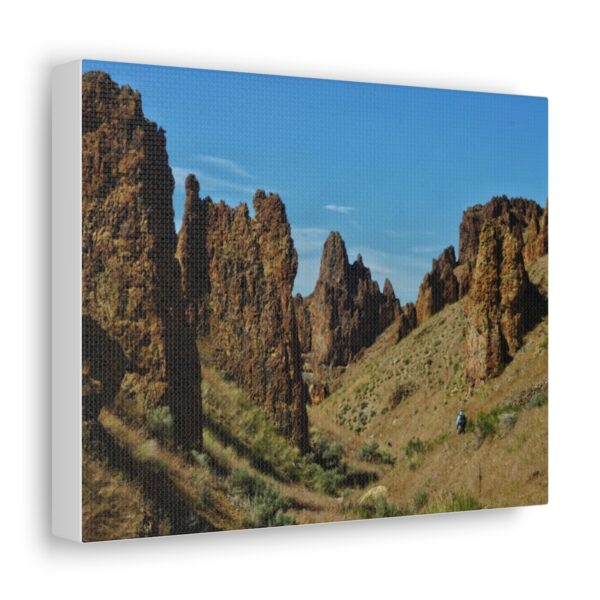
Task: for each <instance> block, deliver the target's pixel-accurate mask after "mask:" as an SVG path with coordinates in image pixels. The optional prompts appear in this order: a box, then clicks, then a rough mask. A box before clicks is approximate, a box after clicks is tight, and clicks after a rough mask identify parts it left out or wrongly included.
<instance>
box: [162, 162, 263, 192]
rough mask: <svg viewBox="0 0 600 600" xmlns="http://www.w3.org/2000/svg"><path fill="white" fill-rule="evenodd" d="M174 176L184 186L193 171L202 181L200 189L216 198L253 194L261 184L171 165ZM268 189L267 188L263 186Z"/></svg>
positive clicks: (176, 182) (178, 184)
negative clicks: (234, 194)
mask: <svg viewBox="0 0 600 600" xmlns="http://www.w3.org/2000/svg"><path fill="white" fill-rule="evenodd" d="M171 171H172V172H173V177H174V178H175V185H177V186H181V187H184V186H185V178H186V177H187V176H188V175H189V174H190V173H193V174H194V175H196V177H197V178H198V181H199V182H200V189H201V190H202V192H201V193H202V194H204V193H208V194H210V195H211V196H212V195H214V196H215V197H214V198H213V199H214V200H220V195H224V196H226V195H227V194H232V193H239V194H244V195H245V196H252V195H253V194H254V192H255V191H256V190H257V189H259V188H260V187H261V186H253V185H249V184H246V183H239V182H237V181H232V180H230V179H224V178H222V177H215V176H214V175H211V174H209V173H208V172H206V171H202V170H198V169H192V168H188V167H171ZM261 189H266V188H261Z"/></svg>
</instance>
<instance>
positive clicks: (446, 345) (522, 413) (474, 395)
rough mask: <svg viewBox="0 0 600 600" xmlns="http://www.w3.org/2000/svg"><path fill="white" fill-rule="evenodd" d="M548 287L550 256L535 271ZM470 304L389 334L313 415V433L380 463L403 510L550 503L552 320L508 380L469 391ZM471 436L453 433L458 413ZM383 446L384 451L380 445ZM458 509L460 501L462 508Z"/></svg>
mask: <svg viewBox="0 0 600 600" xmlns="http://www.w3.org/2000/svg"><path fill="white" fill-rule="evenodd" d="M530 277H531V279H532V281H534V282H535V283H536V284H539V285H540V287H541V288H544V289H547V257H543V258H541V259H539V260H538V261H537V262H536V263H535V264H534V265H532V267H531V269H530ZM463 304H464V302H463V301H461V302H458V303H456V304H452V305H450V306H447V307H446V308H445V309H443V310H442V311H441V312H439V313H438V314H436V315H434V316H433V317H432V318H431V319H430V320H428V321H426V322H425V323H424V324H423V325H422V326H420V327H418V328H417V329H416V330H414V331H413V332H412V333H411V334H410V335H409V336H408V337H406V338H405V339H403V340H401V341H400V342H399V343H398V344H394V336H395V332H394V331H393V330H392V329H393V328H390V329H389V330H387V331H386V332H384V333H383V334H382V335H381V336H380V338H379V339H378V340H377V342H376V343H375V344H374V345H373V346H372V347H371V348H369V349H368V350H367V351H366V352H365V353H364V355H363V356H362V357H361V358H360V360H358V361H356V362H354V363H352V364H351V365H349V366H348V368H347V369H346V371H345V373H344V374H343V375H342V376H341V378H340V379H339V381H338V386H337V388H336V389H335V391H334V392H333V393H332V395H331V396H330V397H329V398H328V399H327V400H326V401H325V402H323V403H322V404H320V405H318V406H316V407H312V408H311V410H310V415H309V416H310V422H311V424H312V426H313V427H317V428H319V429H320V430H322V431H324V432H326V433H327V435H329V436H331V437H333V438H336V439H339V440H340V441H342V443H343V445H344V448H345V451H346V453H347V455H349V456H351V457H353V458H359V457H361V456H362V457H363V458H365V459H366V460H367V461H370V462H371V463H373V462H374V463H379V464H376V468H377V469H378V472H379V475H380V480H379V482H378V483H379V484H381V485H383V486H385V488H386V489H387V498H388V500H389V502H391V503H392V504H393V505H394V506H395V507H396V508H397V509H398V510H399V511H400V512H410V511H412V512H414V511H415V509H416V510H417V511H418V512H429V511H436V510H439V509H445V508H453V507H455V506H454V504H453V499H454V500H456V499H463V500H464V499H465V498H468V502H467V504H468V505H472V506H473V507H475V506H481V507H498V506H509V505H523V504H537V503H545V502H546V501H547V478H548V468H547V447H548V439H547V427H548V414H547V398H548V397H547V389H548V388H547V385H548V382H547V361H548V323H547V318H546V319H544V320H543V321H542V322H541V323H539V324H538V325H537V326H536V327H535V328H534V329H533V330H532V331H531V332H529V333H528V334H527V335H526V338H525V343H524V345H523V347H522V348H521V349H520V350H519V352H518V353H517V355H516V357H515V359H514V360H513V361H512V362H511V363H510V364H509V365H508V366H507V367H506V368H505V370H504V371H503V372H502V374H501V375H500V376H499V377H497V378H495V379H492V380H490V381H488V382H487V383H485V384H483V385H480V386H477V387H475V388H471V387H470V386H469V385H468V383H467V382H466V378H465V373H464V354H463V353H464V346H463V344H464V341H463V330H464V327H465V318H464V307H463ZM461 408H463V409H464V410H465V411H466V414H467V417H468V418H469V421H470V423H469V427H468V430H467V434H466V435H464V436H459V435H457V433H456V430H455V428H454V421H455V418H456V415H457V413H458V411H459V410H460V409H461ZM376 445H378V446H376ZM459 504H460V502H459Z"/></svg>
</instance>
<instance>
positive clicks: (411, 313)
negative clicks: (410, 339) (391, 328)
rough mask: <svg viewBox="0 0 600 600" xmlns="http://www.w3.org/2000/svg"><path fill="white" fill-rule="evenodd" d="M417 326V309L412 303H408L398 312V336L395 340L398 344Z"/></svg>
mask: <svg viewBox="0 0 600 600" xmlns="http://www.w3.org/2000/svg"><path fill="white" fill-rule="evenodd" d="M416 326H417V307H416V306H415V305H414V304H413V303H412V302H408V303H407V304H405V305H404V306H403V307H402V309H401V311H400V318H399V320H398V335H397V337H396V340H397V341H398V342H399V341H400V340H401V339H403V338H405V337H406V336H407V335H408V334H409V333H410V332H411V331H412V330H413V329H415V328H416Z"/></svg>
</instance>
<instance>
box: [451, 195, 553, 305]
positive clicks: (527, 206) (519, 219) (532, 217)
mask: <svg viewBox="0 0 600 600" xmlns="http://www.w3.org/2000/svg"><path fill="white" fill-rule="evenodd" d="M541 217H542V208H541V207H540V205H539V204H537V202H534V201H533V200H525V199H524V198H508V197H507V196H498V197H495V198H492V199H491V200H490V201H489V202H488V203H487V204H484V205H481V204H477V205H475V206H472V207H470V208H468V209H467V210H466V211H465V212H464V213H463V217H462V222H461V224H460V233H459V247H458V250H459V264H460V265H461V271H460V273H459V274H458V276H459V291H460V296H461V297H463V296H465V295H466V294H467V293H468V291H469V288H470V285H471V279H472V276H473V271H474V269H475V264H476V262H477V253H478V250H479V236H480V234H481V231H482V229H483V226H484V225H485V224H486V223H488V222H489V221H491V220H492V219H497V220H498V221H499V222H501V223H503V224H504V225H506V227H507V228H508V229H509V231H511V232H512V233H514V234H515V235H521V236H522V235H523V233H524V232H525V231H526V230H527V229H528V227H529V225H530V223H531V222H532V221H535V222H539V220H540V218H541Z"/></svg>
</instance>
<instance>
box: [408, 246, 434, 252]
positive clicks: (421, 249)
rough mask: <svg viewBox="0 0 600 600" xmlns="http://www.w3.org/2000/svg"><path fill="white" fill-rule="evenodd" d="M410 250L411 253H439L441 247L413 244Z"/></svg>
mask: <svg viewBox="0 0 600 600" xmlns="http://www.w3.org/2000/svg"><path fill="white" fill-rule="evenodd" d="M410 251H411V252H412V253H413V254H436V253H437V254H439V253H440V252H441V249H440V247H439V246H413V247H412V248H411V249H410Z"/></svg>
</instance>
